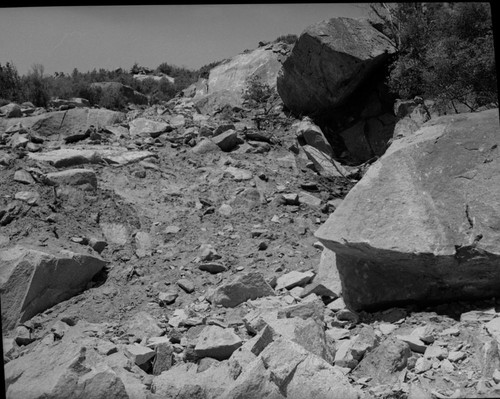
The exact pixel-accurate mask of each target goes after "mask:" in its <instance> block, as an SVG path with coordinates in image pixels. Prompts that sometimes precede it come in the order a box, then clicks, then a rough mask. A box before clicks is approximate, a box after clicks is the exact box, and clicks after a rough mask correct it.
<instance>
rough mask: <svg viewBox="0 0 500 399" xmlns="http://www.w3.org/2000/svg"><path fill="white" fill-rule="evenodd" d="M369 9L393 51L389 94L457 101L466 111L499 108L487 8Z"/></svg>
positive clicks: (377, 6) (453, 5) (383, 5)
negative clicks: (484, 106) (394, 51)
mask: <svg viewBox="0 0 500 399" xmlns="http://www.w3.org/2000/svg"><path fill="white" fill-rule="evenodd" d="M371 9H372V11H373V12H374V13H375V15H376V16H377V17H378V18H379V20H380V21H382V25H383V26H382V31H383V32H385V33H386V34H387V35H388V36H389V37H390V38H391V39H392V40H393V42H394V44H395V46H396V48H397V55H396V57H395V59H394V61H393V62H392V64H391V66H390V76H389V79H388V84H389V88H390V89H391V91H392V92H394V93H396V94H398V95H399V96H400V97H402V98H405V99H406V98H412V97H414V96H416V95H423V96H427V97H433V98H435V99H437V100H440V101H442V102H447V103H451V104H452V105H453V104H454V102H459V103H462V104H464V105H466V106H467V107H468V108H469V109H470V110H471V111H474V110H477V109H478V108H479V107H481V106H483V105H487V104H490V103H498V94H497V82H496V79H497V77H496V68H495V55H494V45H493V32H492V21H491V10H490V6H489V4H487V3H390V4H387V3H376V4H372V5H371Z"/></svg>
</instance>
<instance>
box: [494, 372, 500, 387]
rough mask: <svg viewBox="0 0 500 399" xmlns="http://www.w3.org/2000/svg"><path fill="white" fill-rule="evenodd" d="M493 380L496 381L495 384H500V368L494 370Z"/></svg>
mask: <svg viewBox="0 0 500 399" xmlns="http://www.w3.org/2000/svg"><path fill="white" fill-rule="evenodd" d="M492 378H493V381H495V384H499V383H500V370H498V369H495V371H494V372H493V376H492Z"/></svg>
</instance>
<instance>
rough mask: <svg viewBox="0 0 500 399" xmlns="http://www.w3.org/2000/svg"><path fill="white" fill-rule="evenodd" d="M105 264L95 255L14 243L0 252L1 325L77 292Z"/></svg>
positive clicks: (8, 325) (25, 317)
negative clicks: (38, 248) (56, 250)
mask: <svg viewBox="0 0 500 399" xmlns="http://www.w3.org/2000/svg"><path fill="white" fill-rule="evenodd" d="M105 265H106V261H104V260H102V259H101V258H99V257H96V256H92V255H87V254H79V253H74V252H70V251H66V250H62V251H60V252H59V253H48V252H42V251H39V250H35V249H30V248H25V247H21V246H16V247H13V248H8V249H5V250H2V251H0V293H1V296H2V328H3V329H4V330H10V329H12V328H14V327H15V326H16V325H17V324H18V323H19V322H24V321H26V320H29V319H30V318H31V317H33V316H34V315H36V314H37V313H39V312H43V311H44V310H45V309H48V308H49V307H51V306H54V305H56V304H57V303H59V302H61V301H64V300H66V299H68V298H71V297H72V296H74V295H76V294H78V293H80V292H81V291H83V290H84V289H85V287H86V285H87V283H88V282H89V281H90V280H91V279H92V277H94V275H95V274H96V273H98V272H99V271H100V270H101V269H102V268H103V267H104V266H105Z"/></svg>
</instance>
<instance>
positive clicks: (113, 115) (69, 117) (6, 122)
mask: <svg viewBox="0 0 500 399" xmlns="http://www.w3.org/2000/svg"><path fill="white" fill-rule="evenodd" d="M124 120H125V114H124V113H123V112H116V111H110V110H108V109H104V108H101V109H94V108H73V109H70V110H68V111H55V112H47V113H45V114H41V115H35V116H28V117H24V118H9V119H0V133H3V132H5V131H6V130H8V129H9V128H12V127H14V126H15V125H16V124H20V125H22V127H23V128H24V129H29V130H31V132H33V133H36V135H37V136H40V137H41V138H43V139H44V140H51V141H62V140H64V141H68V140H70V141H71V139H70V138H71V137H74V138H75V139H74V140H76V139H77V138H80V139H82V138H85V137H87V136H89V135H90V132H89V133H87V131H88V129H89V128H90V126H94V127H95V128H97V129H99V128H101V127H104V126H108V125H112V124H114V123H119V122H122V121H124ZM74 140H73V141H74Z"/></svg>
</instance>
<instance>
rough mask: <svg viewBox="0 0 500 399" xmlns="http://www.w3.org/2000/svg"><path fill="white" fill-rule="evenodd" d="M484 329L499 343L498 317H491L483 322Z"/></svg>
mask: <svg viewBox="0 0 500 399" xmlns="http://www.w3.org/2000/svg"><path fill="white" fill-rule="evenodd" d="M485 327H486V330H488V332H489V333H490V334H491V336H492V337H493V338H495V339H496V340H497V342H498V343H499V344H500V317H497V318H495V319H492V320H490V321H488V322H487V323H486V324H485Z"/></svg>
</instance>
